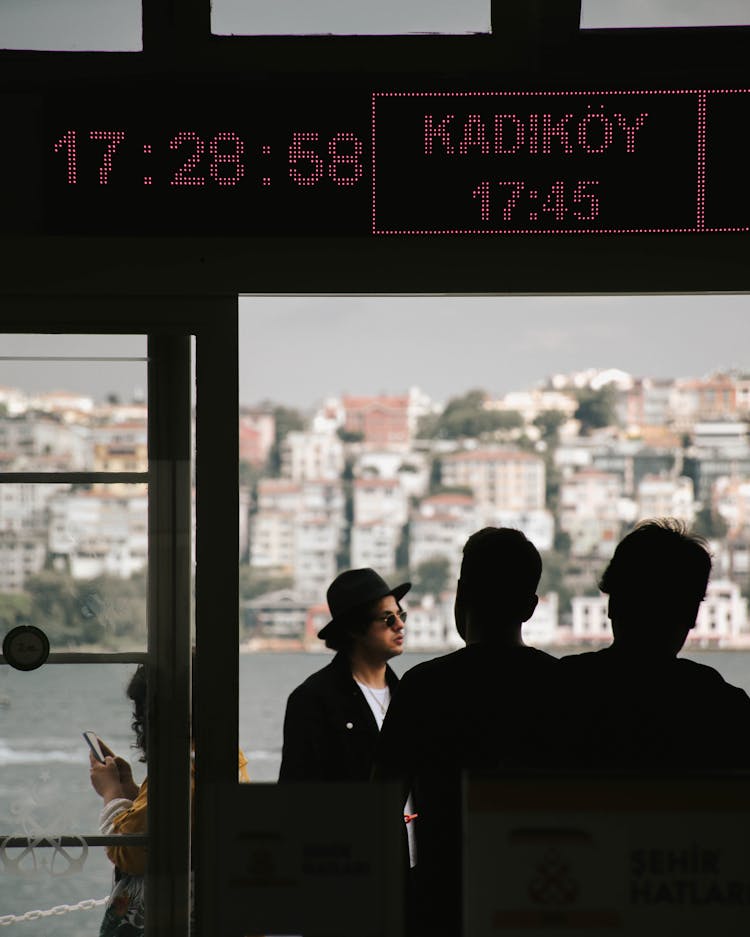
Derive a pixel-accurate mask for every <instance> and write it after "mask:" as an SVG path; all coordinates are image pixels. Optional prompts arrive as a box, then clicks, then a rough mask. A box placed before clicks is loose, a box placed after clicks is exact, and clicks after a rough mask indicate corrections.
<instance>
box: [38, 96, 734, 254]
mask: <svg viewBox="0 0 750 937" xmlns="http://www.w3.org/2000/svg"><path fill="white" fill-rule="evenodd" d="M113 100H114V99H111V98H108V97H107V95H106V93H105V92H103V93H102V96H101V99H96V100H88V99H87V100H86V102H85V103H86V106H85V107H84V105H83V104H81V106H80V107H78V108H77V107H76V104H75V103H72V104H70V105H69V107H68V108H67V110H66V107H65V106H63V105H61V104H60V103H59V102H56V103H55V106H54V108H52V107H51V108H49V112H50V113H54V115H55V117H54V121H55V124H54V126H48V127H47V143H46V156H45V166H44V192H45V206H46V215H45V218H46V223H47V227H48V228H49V229H51V230H52V231H53V233H103V234H107V233H117V234H126V235H127V234H141V233H151V234H156V235H183V234H190V235H192V234H196V235H213V234H216V235H252V236H264V237H267V236H279V235H304V236H328V235H332V236H377V237H382V236H400V237H404V236H413V235H418V236H436V235H472V236H473V235H503V236H507V235H577V236H578V235H592V234H606V235H612V234H644V233H657V234H675V233H717V232H721V233H732V232H746V231H748V230H750V195H749V194H748V191H749V190H748V187H747V185H746V184H745V175H746V169H745V149H744V147H743V146H741V145H740V143H739V141H740V140H741V139H743V138H744V130H745V127H746V126H747V124H748V122H750V93H749V92H748V91H747V90H745V89H715V90H707V89H703V90H701V89H657V90H643V89H639V90H632V91H626V90H603V91H585V90H584V91H539V90H512V91H465V90H460V91H445V90H443V91H372V90H371V89H370V88H363V87H357V86H355V85H352V87H350V88H347V89H343V90H342V89H340V88H337V89H336V93H334V91H333V89H323V91H322V92H321V89H320V88H318V89H317V90H315V89H310V90H309V91H300V90H299V89H297V90H294V91H291V90H287V91H278V90H275V89H274V90H268V89H266V90H265V92H264V93H263V94H258V93H257V89H256V93H254V92H253V90H252V89H251V90H248V89H244V90H243V88H242V87H234V86H233V87H231V88H230V87H228V86H227V87H221V88H218V89H217V88H215V87H213V86H212V87H211V88H210V89H202V90H201V92H200V93H196V94H192V95H190V94H185V95H182V96H181V95H180V93H179V89H178V91H175V93H174V94H172V95H167V96H166V97H165V98H164V99H162V100H161V101H160V102H145V101H143V100H140V101H136V100H135V99H134V98H133V99H131V98H127V96H125V97H124V98H123V97H120V98H118V99H117V101H116V103H112V101H113ZM174 101H177V102H178V103H179V107H180V109H179V110H176V109H175V105H174V104H173V102H174ZM161 113H169V114H170V120H169V122H165V121H164V120H162V119H161V117H160V114H161ZM103 114H109V115H110V117H111V121H110V120H105V119H104V118H103V117H102V115H103ZM61 115H62V116H61Z"/></svg>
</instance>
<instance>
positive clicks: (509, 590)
mask: <svg viewBox="0 0 750 937" xmlns="http://www.w3.org/2000/svg"><path fill="white" fill-rule="evenodd" d="M541 575H542V558H541V556H540V555H539V551H538V550H537V548H536V547H535V546H534V544H533V543H532V542H531V541H530V540H529V539H528V538H527V537H526V536H525V535H524V534H523V533H522V532H521V531H520V530H514V529H513V528H512V527H483V528H482V530H478V531H477V532H476V533H474V534H472V535H471V536H470V537H469V539H468V540H467V541H466V543H465V544H464V550H463V559H462V561H461V585H462V589H463V593H464V596H465V598H466V600H467V601H468V603H469V604H470V605H473V604H478V605H488V604H494V603H495V602H498V601H502V603H503V604H504V605H506V606H507V605H510V606H515V605H516V604H517V603H519V602H523V601H525V600H526V599H529V598H531V596H533V595H535V594H536V590H537V586H538V585H539V579H540V578H541Z"/></svg>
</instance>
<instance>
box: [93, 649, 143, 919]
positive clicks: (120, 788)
mask: <svg viewBox="0 0 750 937" xmlns="http://www.w3.org/2000/svg"><path fill="white" fill-rule="evenodd" d="M146 688H147V685H146V669H145V667H144V666H143V664H140V665H139V666H138V668H137V670H136V671H135V673H134V674H133V676H132V678H131V680H130V683H129V684H128V687H127V690H126V694H127V696H128V698H129V699H130V700H132V702H133V721H132V723H131V726H132V728H133V732H134V733H135V741H136V747H137V748H139V749H140V751H141V753H142V754H141V761H145V760H146V750H147V741H146ZM99 744H100V747H101V749H102V753H103V754H104V762H103V763H102V762H100V761H99V760H98V759H97V758H96V757H95V755H94V753H93V751H92V752H91V753H90V754H89V762H90V765H91V767H90V776H91V784H92V786H93V788H94V790H95V791H96V792H97V794H99V796H100V797H101V798H102V801H103V803H102V811H101V815H100V817H99V830H100V832H102V833H104V834H107V835H108V834H111V833H145V832H146V809H147V795H148V779H146V780H144V781H143V783H142V784H141V785H140V787H139V786H138V785H137V784H136V783H135V781H134V780H133V772H132V771H131V768H130V765H129V764H128V762H127V761H126V760H125V759H124V758H120V757H119V756H116V755H115V754H114V752H112V751H111V750H110V749H109V748H108V747H107V746H106V745H105V744H104V743H102V742H101V739H100V740H99ZM107 856H108V857H109V858H110V860H111V861H112V863H113V864H114V867H115V871H114V886H113V888H112V893H111V894H110V896H109V900H108V902H107V907H106V909H105V912H104V919H103V920H102V924H101V928H100V930H99V937H115V935H116V937H142V935H143V933H144V926H145V899H144V873H145V870H146V850H145V848H144V847H142V846H108V847H107Z"/></svg>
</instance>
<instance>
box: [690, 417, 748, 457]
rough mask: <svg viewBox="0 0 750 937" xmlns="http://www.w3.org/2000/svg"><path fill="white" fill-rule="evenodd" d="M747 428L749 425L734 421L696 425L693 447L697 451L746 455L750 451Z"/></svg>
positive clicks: (716, 421)
mask: <svg viewBox="0 0 750 937" xmlns="http://www.w3.org/2000/svg"><path fill="white" fill-rule="evenodd" d="M747 428H748V424H747V423H741V422H739V421H734V420H714V421H711V422H708V421H707V422H702V423H696V424H695V425H694V427H693V445H694V446H695V447H696V448H697V449H720V450H721V451H722V452H725V453H737V454H742V455H744V454H745V453H746V452H747V449H748V434H747Z"/></svg>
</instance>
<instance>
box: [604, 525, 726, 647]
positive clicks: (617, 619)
mask: <svg viewBox="0 0 750 937" xmlns="http://www.w3.org/2000/svg"><path fill="white" fill-rule="evenodd" d="M710 573H711V557H710V555H709V553H708V550H707V549H706V544H705V542H704V541H703V540H702V539H701V538H700V537H696V536H692V535H691V534H690V533H688V530H687V527H686V526H685V524H683V523H682V522H681V521H678V520H676V519H674V518H659V519H657V520H649V521H644V522H642V523H641V524H639V525H638V526H637V527H636V528H635V529H634V530H632V531H631V532H630V533H629V534H628V535H627V536H626V537H624V538H623V540H621V541H620V543H619V544H618V545H617V549H616V550H615V552H614V555H613V557H612V559H611V561H610V563H609V566H607V568H606V570H605V571H604V575H603V576H602V578H601V581H600V583H599V588H600V589H601V590H602V592H605V593H607V594H608V595H609V617H610V618H611V619H612V632H613V634H614V637H615V643H616V644H619V645H621V646H623V647H624V646H633V647H635V646H637V647H638V648H639V649H641V650H642V651H643V653H644V654H653V655H654V656H656V655H662V654H665V653H667V654H677V652H678V651H679V650H680V648H681V647H682V645H683V644H684V643H685V638H686V637H687V634H688V631H690V629H691V628H692V627H693V626H694V625H695V619H696V616H697V614H698V608H699V606H700V603H701V601H702V600H703V597H704V596H705V594H706V586H707V585H708V577H709V575H710Z"/></svg>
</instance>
